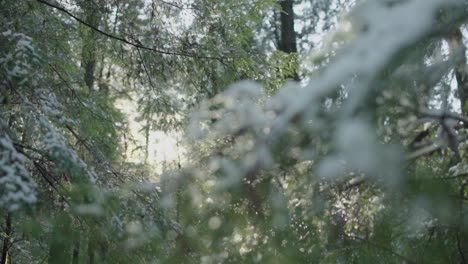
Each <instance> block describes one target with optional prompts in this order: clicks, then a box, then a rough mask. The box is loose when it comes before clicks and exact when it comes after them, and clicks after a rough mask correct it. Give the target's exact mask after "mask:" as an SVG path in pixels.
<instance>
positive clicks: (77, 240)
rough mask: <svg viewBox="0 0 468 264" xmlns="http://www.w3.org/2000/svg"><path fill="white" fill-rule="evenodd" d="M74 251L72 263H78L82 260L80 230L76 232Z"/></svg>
mask: <svg viewBox="0 0 468 264" xmlns="http://www.w3.org/2000/svg"><path fill="white" fill-rule="evenodd" d="M73 239H74V242H73V252H72V264H78V263H79V261H80V239H81V236H80V231H76V232H75V236H74V238H73Z"/></svg>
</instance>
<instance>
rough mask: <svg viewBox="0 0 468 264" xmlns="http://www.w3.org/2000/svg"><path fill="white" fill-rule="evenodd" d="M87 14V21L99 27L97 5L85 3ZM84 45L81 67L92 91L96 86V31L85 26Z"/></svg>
mask: <svg viewBox="0 0 468 264" xmlns="http://www.w3.org/2000/svg"><path fill="white" fill-rule="evenodd" d="M82 9H83V11H84V12H85V14H86V18H85V20H86V23H88V24H90V25H93V26H94V27H96V28H99V12H98V10H97V9H96V7H95V6H93V5H92V4H90V3H84V4H83V6H82ZM83 30H84V34H83V46H82V50H81V67H82V68H83V70H84V81H85V84H86V86H87V87H88V89H89V92H91V91H92V89H93V86H94V79H95V76H94V71H95V69H96V37H97V36H96V32H95V31H94V30H93V29H91V28H89V27H83Z"/></svg>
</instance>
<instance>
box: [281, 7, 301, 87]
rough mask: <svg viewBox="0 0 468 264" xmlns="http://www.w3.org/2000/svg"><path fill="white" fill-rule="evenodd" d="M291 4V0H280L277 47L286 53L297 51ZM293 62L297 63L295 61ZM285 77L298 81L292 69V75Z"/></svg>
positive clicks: (297, 76)
mask: <svg viewBox="0 0 468 264" xmlns="http://www.w3.org/2000/svg"><path fill="white" fill-rule="evenodd" d="M293 5H294V1H293V0H282V1H280V6H281V14H280V21H281V40H280V45H279V49H280V50H281V51H283V52H285V53H288V54H292V53H297V40H296V31H294V10H293ZM294 63H296V64H297V61H295V62H294ZM287 77H288V78H292V79H294V80H296V81H299V75H298V74H297V71H294V73H293V74H292V75H290V76H287Z"/></svg>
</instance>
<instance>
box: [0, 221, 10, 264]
mask: <svg viewBox="0 0 468 264" xmlns="http://www.w3.org/2000/svg"><path fill="white" fill-rule="evenodd" d="M11 234H12V227H11V216H10V213H7V215H6V217H5V234H4V237H3V248H2V262H1V264H7V263H8V250H9V248H10V239H11V238H10V237H11Z"/></svg>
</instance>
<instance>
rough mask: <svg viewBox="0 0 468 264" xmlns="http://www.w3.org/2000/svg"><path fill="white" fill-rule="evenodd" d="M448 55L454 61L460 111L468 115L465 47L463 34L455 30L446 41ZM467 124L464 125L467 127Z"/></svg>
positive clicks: (467, 78) (467, 75)
mask: <svg viewBox="0 0 468 264" xmlns="http://www.w3.org/2000/svg"><path fill="white" fill-rule="evenodd" d="M448 41H449V46H450V53H451V54H452V56H453V58H454V60H455V67H454V72H455V78H456V80H457V84H458V88H457V92H458V97H459V98H460V106H461V111H462V113H463V114H464V115H467V114H468V68H467V64H466V62H467V61H466V46H465V45H464V44H463V34H462V32H461V30H460V29H459V28H457V29H456V30H455V31H454V33H453V34H452V36H451V38H450V39H448ZM467 125H468V124H465V126H467Z"/></svg>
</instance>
